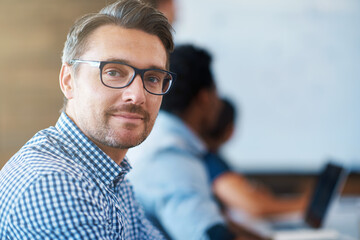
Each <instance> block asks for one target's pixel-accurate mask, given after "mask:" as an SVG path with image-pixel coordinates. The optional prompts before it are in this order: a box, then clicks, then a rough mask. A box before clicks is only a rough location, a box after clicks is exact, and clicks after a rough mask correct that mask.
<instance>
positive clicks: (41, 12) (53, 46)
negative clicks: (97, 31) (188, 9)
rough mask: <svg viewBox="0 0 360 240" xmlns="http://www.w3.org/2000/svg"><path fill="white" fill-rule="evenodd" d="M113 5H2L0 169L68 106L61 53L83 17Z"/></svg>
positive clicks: (72, 1) (79, 0) (8, 0)
mask: <svg viewBox="0 0 360 240" xmlns="http://www.w3.org/2000/svg"><path fill="white" fill-rule="evenodd" d="M110 2H111V1H99V0H61V1H48V0H17V1H13V0H1V1H0V29H1V37H0V86H1V87H0V168H1V167H2V166H3V165H4V164H5V162H6V161H7V160H8V159H9V158H10V157H11V156H12V155H13V154H14V153H15V152H16V151H17V150H18V149H19V148H20V147H21V146H22V145H23V144H24V143H25V142H26V141H27V140H29V138H31V137H32V136H33V135H34V134H35V133H36V132H37V131H38V130H40V129H43V128H46V127H48V126H50V125H54V124H55V122H56V120H57V118H58V117H59V110H60V108H61V107H62V93H61V91H60V88H59V84H58V74H59V70H60V67H61V60H60V57H61V51H62V48H63V44H64V41H65V39H66V34H67V32H68V29H69V28H70V27H71V25H72V23H73V22H74V20H75V19H76V18H78V17H79V16H81V15H83V14H85V13H89V12H96V11H98V10H99V9H101V8H102V7H103V6H105V4H106V3H110Z"/></svg>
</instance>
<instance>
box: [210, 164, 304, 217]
mask: <svg viewBox="0 0 360 240" xmlns="http://www.w3.org/2000/svg"><path fill="white" fill-rule="evenodd" d="M212 187H213V191H214V194H215V195H216V196H217V197H218V198H219V200H220V201H221V202H222V203H224V204H225V205H226V206H227V207H230V208H238V209H243V210H245V211H246V212H247V213H250V214H251V215H254V216H257V217H266V216H269V215H273V214H281V213H286V212H291V211H303V210H304V209H305V206H306V204H307V199H308V198H307V196H302V197H299V198H294V199H286V198H279V197H275V196H274V195H273V194H271V193H270V192H269V191H266V189H262V188H259V189H257V188H255V187H254V186H253V185H251V184H250V183H249V181H248V180H247V179H246V178H245V177H242V176H241V175H239V174H237V173H235V172H230V171H229V172H226V173H223V174H221V175H219V176H218V177H217V178H216V179H215V180H214V181H213V185H212Z"/></svg>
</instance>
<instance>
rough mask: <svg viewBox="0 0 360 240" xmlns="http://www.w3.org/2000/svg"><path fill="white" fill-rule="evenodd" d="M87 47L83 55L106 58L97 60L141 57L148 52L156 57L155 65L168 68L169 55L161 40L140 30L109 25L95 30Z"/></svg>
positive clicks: (154, 59)
mask: <svg viewBox="0 0 360 240" xmlns="http://www.w3.org/2000/svg"><path fill="white" fill-rule="evenodd" d="M86 45H87V46H86V51H85V52H84V54H83V55H89V54H93V55H96V57H102V58H104V59H96V60H110V59H124V57H130V58H131V56H134V57H141V56H143V53H144V51H146V52H147V53H150V54H152V55H154V58H153V61H154V62H153V63H152V64H153V65H156V66H159V67H160V66H162V68H163V67H165V66H166V61H167V54H166V50H165V47H164V45H163V43H162V42H161V40H160V38H159V37H158V36H156V35H152V34H149V33H146V32H145V31H142V30H139V29H129V28H124V27H122V26H118V25H115V24H107V25H104V26H101V27H98V28H97V29H95V30H94V31H93V33H92V34H91V35H90V36H89V38H88V40H87V43H86ZM144 54H145V53H144ZM124 60H126V59H124ZM128 61H131V60H130V59H129V60H128Z"/></svg>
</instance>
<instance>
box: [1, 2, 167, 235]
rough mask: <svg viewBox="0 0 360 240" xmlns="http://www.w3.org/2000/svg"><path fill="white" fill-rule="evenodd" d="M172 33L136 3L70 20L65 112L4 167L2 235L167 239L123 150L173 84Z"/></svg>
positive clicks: (141, 134) (147, 126)
mask: <svg viewBox="0 0 360 240" xmlns="http://www.w3.org/2000/svg"><path fill="white" fill-rule="evenodd" d="M170 30H171V26H170V24H169V23H168V21H167V20H166V18H165V17H164V16H163V15H162V14H161V13H159V12H158V11H157V10H155V9H153V8H151V7H149V6H148V5H146V4H144V3H142V2H140V1H137V0H123V1H119V2H117V3H114V4H113V5H109V6H108V7H106V8H104V9H103V10H102V11H101V12H100V13H98V14H89V15H86V16H84V17H82V18H81V19H79V20H78V21H77V22H76V23H75V24H74V26H73V27H72V28H71V30H70V32H69V34H68V37H67V40H66V43H65V47H64V51H63V56H62V67H61V71H60V77H59V78H60V87H61V90H62V92H63V93H64V96H65V99H66V101H65V106H64V112H63V113H62V114H61V116H60V118H59V120H58V122H57V124H56V126H55V127H50V128H48V129H45V130H42V131H40V132H38V133H37V134H36V135H35V136H34V137H33V138H32V139H31V140H30V141H29V142H28V143H27V144H26V145H25V146H24V147H23V148H22V149H21V150H20V151H19V152H18V153H17V154H15V155H14V156H13V157H12V158H11V159H10V160H9V162H8V163H7V164H6V165H5V166H4V168H3V169H2V170H1V172H0V202H1V206H0V239H162V236H161V234H160V233H159V232H158V231H157V230H156V229H155V228H154V227H153V226H152V225H151V224H150V223H149V222H148V221H147V220H146V219H145V218H144V216H143V213H142V212H141V211H140V209H139V206H138V205H137V203H136V202H135V201H134V196H133V192H132V189H131V186H130V185H129V183H128V181H127V180H126V179H125V175H126V174H127V172H128V171H129V170H130V168H131V167H130V165H129V163H128V161H127V159H126V157H125V154H126V152H127V150H128V148H131V147H133V146H136V145H138V144H140V143H141V142H142V141H143V140H144V139H145V138H146V137H147V136H148V134H149V133H150V131H151V129H152V127H153V124H154V121H155V118H156V116H157V114H158V110H159V108H160V105H161V101H162V95H163V94H165V93H166V92H167V91H168V90H169V88H170V86H171V83H172V81H173V80H174V74H173V73H170V72H168V71H167V70H166V69H167V68H168V55H169V53H170V52H171V51H172V48H173V41H172V35H171V31H170Z"/></svg>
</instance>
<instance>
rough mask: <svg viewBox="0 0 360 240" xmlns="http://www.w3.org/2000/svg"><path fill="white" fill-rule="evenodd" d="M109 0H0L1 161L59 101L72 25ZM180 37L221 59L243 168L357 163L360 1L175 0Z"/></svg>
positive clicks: (233, 156) (235, 155)
mask: <svg viewBox="0 0 360 240" xmlns="http://www.w3.org/2000/svg"><path fill="white" fill-rule="evenodd" d="M112 2H114V1H104V0H101V1H100V0H62V1H48V0H18V1H12V0H1V1H0V29H1V30H2V31H1V38H0V85H1V87H0V168H1V167H2V166H3V165H4V164H5V162H6V161H7V160H8V159H9V158H10V157H11V156H12V155H13V154H14V153H15V152H16V151H17V150H18V149H19V148H20V147H21V146H22V145H23V144H24V143H25V142H26V141H27V140H28V139H30V138H31V137H32V136H33V135H34V134H35V133H36V132H37V131H38V130H40V129H43V128H46V127H48V126H50V125H54V124H55V122H56V120H57V118H58V116H59V110H60V108H61V106H62V94H61V91H60V88H59V85H58V74H59V70H60V66H61V61H60V56H61V51H62V47H63V43H64V41H65V39H66V34H67V31H68V29H69V28H70V26H71V25H72V24H73V22H74V20H75V19H76V18H78V17H79V16H81V15H83V14H84V13H88V12H96V11H98V10H99V9H100V8H102V7H103V6H104V5H105V4H109V3H112ZM176 5H177V17H176V21H175V23H174V28H175V31H176V32H175V41H176V43H177V44H180V43H195V44H196V45H198V46H201V47H205V48H206V49H208V50H209V51H210V52H212V53H213V56H214V66H213V67H214V74H215V77H216V80H217V84H218V86H219V90H220V94H221V95H223V96H228V97H229V98H230V99H232V100H233V102H234V103H235V104H236V105H237V107H238V109H239V110H238V111H239V112H240V117H239V118H238V123H237V130H236V133H235V136H234V137H233V139H232V140H231V141H230V142H229V143H228V144H227V145H226V146H225V148H224V154H225V155H226V156H227V158H228V159H229V162H230V164H231V165H232V166H233V167H234V168H235V169H238V170H239V171H247V172H254V171H255V172H256V171H263V172H267V171H286V172H298V171H306V172H308V171H318V170H319V168H320V167H322V165H323V164H324V162H326V161H327V160H329V159H335V160H337V161H340V162H342V163H344V164H346V165H347V166H351V167H352V168H353V170H355V169H358V170H360V147H359V143H360V94H359V91H360V27H359V24H360V1H359V0H326V1H325V0H292V1H286V0H272V1H267V0H237V1H236V0H222V1H215V0H196V1H193V0H177V2H176Z"/></svg>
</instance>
